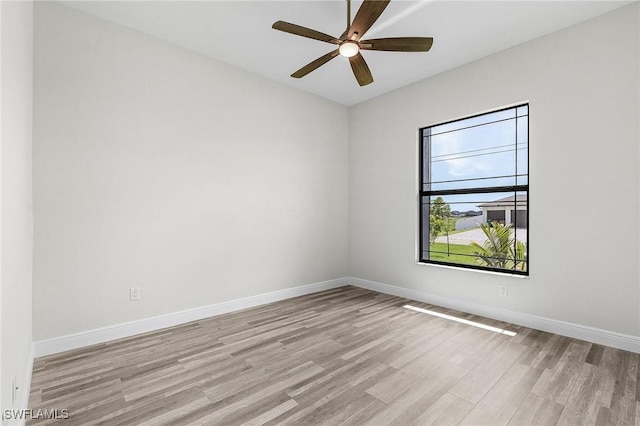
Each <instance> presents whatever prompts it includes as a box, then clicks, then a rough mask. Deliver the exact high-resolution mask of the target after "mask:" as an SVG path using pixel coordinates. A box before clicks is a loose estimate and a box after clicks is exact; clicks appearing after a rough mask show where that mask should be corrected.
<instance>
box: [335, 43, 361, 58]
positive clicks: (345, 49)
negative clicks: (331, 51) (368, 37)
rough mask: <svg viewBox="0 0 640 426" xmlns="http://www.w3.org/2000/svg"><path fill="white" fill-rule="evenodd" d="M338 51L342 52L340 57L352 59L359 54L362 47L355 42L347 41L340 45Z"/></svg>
mask: <svg viewBox="0 0 640 426" xmlns="http://www.w3.org/2000/svg"><path fill="white" fill-rule="evenodd" d="M338 50H339V52H340V55H342V56H344V57H345V58H351V57H353V56H356V55H357V54H358V52H359V51H360V46H358V43H356V42H355V41H349V40H347V41H345V42H343V43H342V44H341V45H340V47H339V49H338Z"/></svg>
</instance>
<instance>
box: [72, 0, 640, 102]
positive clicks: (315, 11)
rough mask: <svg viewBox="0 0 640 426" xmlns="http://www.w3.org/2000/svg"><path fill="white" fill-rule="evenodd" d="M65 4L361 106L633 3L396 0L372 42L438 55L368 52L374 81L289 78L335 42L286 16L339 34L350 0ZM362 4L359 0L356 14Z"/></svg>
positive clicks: (334, 72) (339, 75)
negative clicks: (290, 28) (291, 26)
mask: <svg viewBox="0 0 640 426" xmlns="http://www.w3.org/2000/svg"><path fill="white" fill-rule="evenodd" d="M62 3H63V4H66V5H68V6H71V7H74V8H76V9H80V10H83V11H85V12H88V13H90V14H92V15H95V16H98V17H101V18H104V19H107V20H109V21H113V22H116V23H118V24H121V25H124V26H126V27H130V28H134V29H136V30H138V31H141V32H143V33H146V34H150V35H153V36H155V37H158V38H160V39H163V40H166V41H169V42H171V43H174V44H177V45H179V46H183V47H186V48H188V49H192V50H195V51H197V52H200V53H203V54H205V55H208V56H210V57H213V58H216V59H219V60H221V61H223V62H226V63H229V64H232V65H235V66H237V67H240V68H243V69H245V70H249V71H252V72H254V73H257V74H260V75H262V76H265V77H268V78H271V79H273V80H277V81H280V82H282V83H285V84H288V85H290V86H293V87H297V88H299V89H302V90H305V91H308V92H311V93H315V94H317V95H320V96H323V97H325V98H328V99H331V100H333V101H336V102H338V103H341V104H343V105H347V106H351V105H354V104H356V103H359V102H362V101H364V100H367V99H370V98H372V97H374V96H378V95H381V94H383V93H386V92H389V91H391V90H393V89H396V88H399V87H402V86H406V85H408V84H411V83H413V82H416V81H418V80H422V79H424V78H427V77H430V76H432V75H435V74H437V73H440V72H443V71H446V70H449V69H452V68H454V67H457V66H460V65H462V64H465V63H468V62H471V61H473V60H476V59H478V58H481V57H483V56H487V55H490V54H492V53H494V52H497V51H500V50H503V49H506V48H508V47H511V46H515V45H517V44H520V43H523V42H526V41H528V40H531V39H534V38H537V37H540V36H543V35H545V34H548V33H551V32H553V31H557V30H559V29H561V28H565V27H568V26H571V25H574V24H576V23H578V22H581V21H584V20H587V19H590V18H593V17H595V16H598V15H601V14H603V13H606V12H608V11H610V10H613V9H616V8H618V7H621V6H623V5H625V4H629V3H632V1H610V0H606V1H593V0H588V1H576V0H571V1H483V0H475V1H451V0H449V1H429V0H426V1H424V0H423V1H407V0H392V1H391V3H390V4H389V6H388V7H387V9H386V10H385V11H384V13H383V14H382V16H381V17H380V19H378V21H377V22H376V23H375V24H374V26H373V27H372V28H371V29H370V30H369V32H367V34H366V37H365V38H373V37H376V38H380V37H401V36H422V37H425V36H426V37H433V38H434V43H433V47H432V48H431V51H430V52H428V53H398V52H375V51H366V52H363V56H364V57H365V59H366V61H367V63H368V65H369V68H370V69H371V72H372V74H373V78H374V82H373V83H372V84H370V85H368V86H365V87H360V86H358V83H357V82H356V80H355V78H354V77H353V74H352V72H351V68H350V66H349V63H348V60H347V59H345V58H342V57H337V58H335V59H333V60H332V61H330V62H329V63H327V64H326V65H324V66H322V67H320V68H319V69H317V70H316V71H314V72H312V73H311V74H309V75H307V76H306V77H304V78H302V79H294V78H291V77H289V75H290V74H291V73H292V72H294V71H295V70H297V69H298V68H300V67H302V66H303V65H306V64H307V63H309V62H311V61H312V60H314V59H316V58H317V57H319V56H322V55H324V54H325V53H328V52H330V51H331V50H333V49H334V48H335V46H333V45H331V44H327V43H323V42H320V41H316V40H311V39H307V38H303V37H298V36H294V35H291V34H287V33H283V32H281V31H276V30H273V29H272V28H271V25H272V24H273V23H274V22H275V21H277V20H283V21H288V22H292V23H295V24H298V25H302V26H306V27H309V28H312V29H315V30H318V31H321V32H324V33H327V34H330V35H334V36H336V37H339V36H340V34H341V33H342V32H343V31H344V29H345V27H346V1H343V0H328V1H310V0H302V1H300V0H298V1H268V0H262V1H238V0H236V1H80V2H72V1H63V2H62ZM360 4H361V1H359V0H353V1H352V6H351V7H352V17H353V16H355V13H356V11H357V9H358V8H359V7H360ZM588 42H589V41H588V40H585V43H588Z"/></svg>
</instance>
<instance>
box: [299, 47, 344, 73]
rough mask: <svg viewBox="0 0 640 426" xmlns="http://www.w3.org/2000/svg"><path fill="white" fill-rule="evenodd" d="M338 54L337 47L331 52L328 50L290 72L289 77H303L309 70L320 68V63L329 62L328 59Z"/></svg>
mask: <svg viewBox="0 0 640 426" xmlns="http://www.w3.org/2000/svg"><path fill="white" fill-rule="evenodd" d="M338 54H339V52H338V49H336V50H334V51H333V52H329V53H327V54H326V55H324V56H320V57H319V58H318V59H316V60H315V61H313V62H310V63H308V64H307V65H305V66H304V67H302V68H300V69H299V70H298V71H296V72H294V73H293V74H291V77H293V78H300V77H304V76H305V75H307V74H309V73H310V72H311V71H314V70H316V69H317V68H320V67H321V66H322V65H324V64H326V63H327V62H329V61H330V60H332V59H333V58H335V57H336V56H338Z"/></svg>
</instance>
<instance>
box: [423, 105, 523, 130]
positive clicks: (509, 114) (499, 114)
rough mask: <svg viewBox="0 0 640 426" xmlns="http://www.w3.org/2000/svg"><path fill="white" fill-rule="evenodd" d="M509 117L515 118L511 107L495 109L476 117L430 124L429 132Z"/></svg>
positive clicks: (457, 128) (456, 128)
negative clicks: (500, 109) (434, 124)
mask: <svg viewBox="0 0 640 426" xmlns="http://www.w3.org/2000/svg"><path fill="white" fill-rule="evenodd" d="M509 118H515V112H514V110H513V109H507V110H504V111H496V112H492V113H489V114H483V115H478V116H476V117H469V118H465V119H462V120H457V121H453V122H451V123H445V124H440V125H438V126H432V127H431V134H432V135H436V134H440V133H446V132H451V131H454V130H460V129H464V128H467V127H473V126H479V125H482V124H487V123H492V122H495V121H501V120H507V119H509Z"/></svg>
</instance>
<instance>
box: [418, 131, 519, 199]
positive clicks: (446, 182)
mask: <svg viewBox="0 0 640 426" xmlns="http://www.w3.org/2000/svg"><path fill="white" fill-rule="evenodd" d="M515 135H516V121H515V119H514V120H508V121H501V122H498V123H492V124H487V125H484V126H480V127H472V128H468V129H463V130H459V131H456V132H449V133H443V134H440V135H435V136H431V138H430V140H431V146H430V148H431V159H430V163H429V164H430V170H431V173H430V176H426V178H429V177H430V178H431V183H432V184H433V185H432V187H431V190H434V191H435V190H445V189H453V188H478V187H486V186H501V185H515V174H516V171H515V163H516V162H515V159H516V152H519V151H516V148H522V151H526V145H522V146H519V145H517V144H516V141H515ZM427 168H429V167H427Z"/></svg>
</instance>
